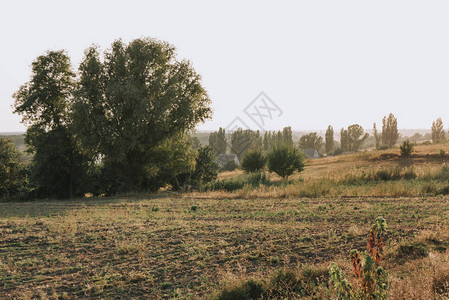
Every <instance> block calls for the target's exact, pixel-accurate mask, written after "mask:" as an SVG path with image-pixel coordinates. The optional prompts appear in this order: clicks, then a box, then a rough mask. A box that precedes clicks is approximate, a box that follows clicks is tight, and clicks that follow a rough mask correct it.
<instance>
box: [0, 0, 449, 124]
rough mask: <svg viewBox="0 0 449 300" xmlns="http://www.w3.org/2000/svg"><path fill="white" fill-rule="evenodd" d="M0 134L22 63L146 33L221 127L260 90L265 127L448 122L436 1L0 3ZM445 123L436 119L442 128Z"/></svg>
mask: <svg viewBox="0 0 449 300" xmlns="http://www.w3.org/2000/svg"><path fill="white" fill-rule="evenodd" d="M0 12H1V17H0V28H1V29H0V33H1V41H2V47H0V132H13V131H25V127H24V126H23V125H22V124H21V123H20V117H19V116H17V115H14V114H13V113H12V108H11V105H12V104H13V99H12V96H11V95H12V94H13V93H14V92H15V91H16V90H17V89H18V88H19V86H20V85H21V84H23V83H25V82H26V81H28V80H29V76H30V73H31V70H30V65H31V63H32V61H33V60H34V59H35V58H36V57H37V56H38V55H41V54H43V53H44V52H45V51H46V50H48V49H51V50H58V49H66V50H67V51H68V53H69V55H70V57H71V58H72V63H73V65H74V67H77V65H78V63H79V61H80V60H81V58H82V56H83V51H84V50H85V49H86V48H87V47H89V46H90V45H91V44H93V43H95V44H97V45H100V46H101V47H102V48H103V49H106V48H107V47H109V46H110V44H111V43H112V42H113V41H114V40H115V39H118V38H122V39H123V40H124V41H126V42H129V41H130V40H132V39H134V38H139V37H146V36H149V37H154V38H157V39H161V40H164V41H167V42H169V43H171V44H173V45H175V46H176V47H177V49H178V55H179V58H184V59H188V60H190V61H191V62H192V64H193V66H194V68H195V69H196V71H197V72H198V73H200V74H201V75H202V77H203V83H204V86H205V87H206V89H207V90H208V92H209V95H210V97H211V99H212V103H213V104H212V106H213V110H214V116H213V119H212V120H211V121H209V122H207V123H205V124H202V125H200V126H199V127H198V129H200V130H215V129H217V128H218V127H220V126H222V127H228V125H229V124H230V123H231V122H232V121H233V120H234V119H235V118H236V117H240V118H241V119H242V120H243V121H244V122H245V123H246V124H247V125H248V126H249V127H251V128H254V129H257V128H258V127H257V126H256V124H254V122H252V121H251V120H250V119H249V118H248V116H247V115H245V113H244V112H243V110H244V109H245V107H246V106H247V105H248V104H250V103H251V101H253V99H254V98H255V97H256V96H257V95H258V94H259V93H260V92H262V91H263V92H265V93H266V94H267V95H268V96H269V97H270V98H271V99H272V100H273V102H274V103H276V105H277V106H278V107H279V108H280V109H281V110H282V111H283V113H282V115H281V116H279V117H276V118H273V119H272V120H270V122H267V124H265V125H264V128H265V129H280V128H282V127H284V126H291V127H292V128H293V129H294V130H323V129H325V128H326V127H327V125H329V124H331V125H333V126H334V128H336V129H337V130H338V129H339V128H341V127H343V126H347V125H350V124H353V123H358V124H360V125H362V126H363V127H365V128H366V129H370V128H371V127H372V123H373V122H377V123H379V122H381V119H382V117H383V116H384V115H387V114H388V113H390V112H391V113H394V114H395V116H396V117H397V118H398V125H399V128H430V126H431V123H432V121H433V120H435V119H436V118H438V117H442V118H443V121H445V122H447V123H445V124H447V125H449V109H448V108H449V105H448V99H449V88H448V83H449V40H448V39H447V36H448V31H449V18H447V16H448V14H449V3H448V2H447V1H410V0H407V1H391V0H390V1H375V2H373V1H371V2H367V1H301V2H299V1H276V2H275V1H270V2H268V1H244V2H243V1H226V2H221V3H217V2H212V1H188V2H187V1H160V2H155V1H126V2H123V1H120V2H119V1H71V2H67V1H14V2H13V1H8V2H7V3H6V1H5V2H2V3H1V4H0ZM447 125H445V127H446V128H447Z"/></svg>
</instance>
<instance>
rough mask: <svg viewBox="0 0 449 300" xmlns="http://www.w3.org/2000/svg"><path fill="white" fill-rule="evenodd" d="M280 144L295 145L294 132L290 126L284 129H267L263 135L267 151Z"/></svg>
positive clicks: (264, 146) (264, 147)
mask: <svg viewBox="0 0 449 300" xmlns="http://www.w3.org/2000/svg"><path fill="white" fill-rule="evenodd" d="M279 144H285V145H288V146H293V134H292V128H291V127H290V126H289V127H284V128H283V129H282V131H277V132H276V131H265V133H264V136H263V149H264V151H265V153H268V152H270V151H271V149H272V148H273V147H274V146H276V145H279Z"/></svg>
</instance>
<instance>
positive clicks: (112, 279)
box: [0, 195, 449, 299]
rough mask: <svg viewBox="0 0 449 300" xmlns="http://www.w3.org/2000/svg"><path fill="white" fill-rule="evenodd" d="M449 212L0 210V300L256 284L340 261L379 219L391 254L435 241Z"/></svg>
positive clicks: (226, 207)
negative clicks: (245, 280) (253, 280)
mask: <svg viewBox="0 0 449 300" xmlns="http://www.w3.org/2000/svg"><path fill="white" fill-rule="evenodd" d="M448 204H449V199H448V198H445V197H433V198H402V199H401V198H398V199H397V198H341V199H333V198H323V199H307V198H305V199H295V198H292V199H261V200H258V201H248V200H246V199H208V198H205V199H201V198H190V197H181V196H168V195H167V196H165V197H157V198H142V199H138V197H133V198H117V199H107V200H103V199H99V200H89V201H72V202H70V203H64V202H35V203H3V204H1V206H0V218H1V219H0V220H1V221H0V230H1V231H0V233H1V234H0V245H1V246H0V262H1V263H0V278H1V279H0V287H1V288H0V298H13V297H16V298H23V299H29V298H34V297H43V298H45V297H48V298H54V299H57V298H58V297H59V298H72V297H99V296H101V297H104V298H108V297H115V296H120V295H123V294H124V293H126V294H128V295H130V296H131V297H137V298H138V297H144V296H150V297H151V298H153V297H154V298H174V297H178V298H189V297H192V298H198V297H201V296H207V295H210V294H212V293H213V292H214V289H215V288H217V286H218V284H219V282H220V281H222V280H223V279H226V278H227V277H229V276H230V275H232V276H244V277H248V276H249V277H251V276H255V277H261V276H266V275H267V274H270V273H271V272H273V271H274V270H277V269H281V268H298V267H300V266H301V265H302V264H315V265H320V264H321V263H324V265H327V263H328V262H330V261H332V260H334V259H337V258H341V257H346V255H347V253H348V251H349V250H350V249H352V248H358V249H363V248H364V246H365V244H366V240H367V232H368V230H369V225H370V223H372V221H373V220H374V219H375V218H376V217H377V216H384V217H385V219H386V220H387V222H388V225H389V230H388V245H389V246H388V247H389V249H393V248H394V247H395V246H396V245H397V244H398V243H404V242H405V241H412V240H414V239H416V238H419V237H422V236H423V235H429V234H430V233H433V235H434V237H436V235H438V234H442V236H444V233H446V231H444V229H446V230H447V228H449V205H448ZM438 238H441V237H438ZM448 245H449V240H444V241H443V242H441V244H440V247H446V246H448ZM441 249H443V248H441Z"/></svg>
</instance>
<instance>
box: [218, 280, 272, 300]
mask: <svg viewBox="0 0 449 300" xmlns="http://www.w3.org/2000/svg"><path fill="white" fill-rule="evenodd" d="M264 293H265V289H264V287H263V284H262V283H260V282H258V281H255V280H254V279H249V280H247V281H244V282H242V283H240V284H238V285H235V286H231V287H226V288H224V289H223V290H222V291H221V292H220V293H219V294H218V295H217V296H216V297H215V299H217V300H251V299H259V298H261V296H262V295H263V294H264Z"/></svg>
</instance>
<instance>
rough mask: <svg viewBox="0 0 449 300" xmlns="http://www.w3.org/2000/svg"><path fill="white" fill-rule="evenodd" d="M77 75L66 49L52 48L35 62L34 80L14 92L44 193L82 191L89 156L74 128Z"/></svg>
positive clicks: (35, 174)
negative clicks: (72, 129) (72, 117)
mask: <svg viewBox="0 0 449 300" xmlns="http://www.w3.org/2000/svg"><path fill="white" fill-rule="evenodd" d="M74 76H75V75H74V73H73V71H72V70H71V64H70V58H69V57H68V56H67V54H66V53H65V52H64V51H48V52H47V53H46V54H45V55H41V56H39V57H38V58H37V59H36V60H35V61H34V62H33V63H32V75H31V79H30V81H29V82H28V83H26V84H24V85H23V86H22V87H20V89H19V90H18V91H17V92H16V93H15V94H14V96H13V97H14V98H15V112H16V113H18V114H20V115H22V117H23V122H24V123H25V124H26V125H28V129H27V133H26V142H27V143H28V145H29V146H30V147H29V151H30V152H32V153H33V154H34V156H33V160H32V164H31V182H32V184H33V185H34V186H35V188H36V189H37V191H38V193H39V194H40V195H41V196H53V197H60V198H65V197H73V195H74V194H75V193H76V192H78V193H81V192H82V191H81V190H80V185H81V183H80V182H81V180H82V179H83V177H84V176H83V174H84V171H85V170H84V169H85V159H84V155H83V153H82V152H81V151H80V150H79V147H78V145H77V142H76V140H75V138H74V136H73V135H72V134H71V131H70V126H71V123H72V119H71V115H70V110H71V103H72V102H71V101H72V99H73V97H72V92H73V88H74V84H75V83H74Z"/></svg>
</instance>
